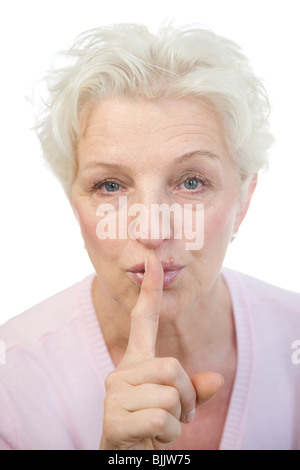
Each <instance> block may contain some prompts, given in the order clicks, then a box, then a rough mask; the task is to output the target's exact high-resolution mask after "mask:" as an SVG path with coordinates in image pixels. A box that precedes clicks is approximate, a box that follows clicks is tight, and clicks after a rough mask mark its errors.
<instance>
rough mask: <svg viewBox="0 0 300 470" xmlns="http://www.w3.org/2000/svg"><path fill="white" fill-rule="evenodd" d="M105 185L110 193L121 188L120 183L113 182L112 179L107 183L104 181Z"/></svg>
mask: <svg viewBox="0 0 300 470" xmlns="http://www.w3.org/2000/svg"><path fill="white" fill-rule="evenodd" d="M104 187H105V189H106V191H108V192H109V193H113V192H116V191H118V190H119V189H120V185H119V184H118V183H113V182H110V181H108V182H107V183H104Z"/></svg>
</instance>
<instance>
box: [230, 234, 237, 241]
mask: <svg viewBox="0 0 300 470" xmlns="http://www.w3.org/2000/svg"><path fill="white" fill-rule="evenodd" d="M236 237H237V232H234V233H233V234H232V238H231V241H232V242H233V240H235V239H236Z"/></svg>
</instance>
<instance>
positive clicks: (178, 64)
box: [36, 23, 273, 197]
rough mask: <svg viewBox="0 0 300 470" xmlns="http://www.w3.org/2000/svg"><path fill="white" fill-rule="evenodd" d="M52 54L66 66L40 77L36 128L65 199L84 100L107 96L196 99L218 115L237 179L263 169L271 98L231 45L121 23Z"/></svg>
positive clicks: (187, 30) (192, 31)
mask: <svg viewBox="0 0 300 470" xmlns="http://www.w3.org/2000/svg"><path fill="white" fill-rule="evenodd" d="M57 57H58V58H59V61H60V62H61V58H62V59H63V66H60V67H57V66H54V67H53V69H52V70H51V71H50V72H49V73H48V74H47V76H46V77H45V82H46V84H47V94H48V96H47V98H46V100H44V101H43V102H44V107H43V108H42V110H41V111H40V112H39V114H38V116H37V121H36V130H37V133H38V136H39V139H40V142H41V146H42V150H43V154H44V157H45V159H46V161H47V162H48V164H49V166H50V168H51V169H52V171H53V172H54V174H55V175H56V176H57V177H58V179H59V180H60V182H61V184H62V186H63V188H64V190H65V192H66V194H67V196H68V197H70V193H71V188H72V184H73V181H74V178H75V176H76V168H77V163H76V148H77V142H78V139H79V137H80V126H79V119H80V112H81V110H82V109H83V107H84V106H85V104H87V103H88V102H90V101H98V100H99V99H103V98H107V97H110V96H124V97H128V98H130V99H138V98H142V99H150V100H155V99H167V98H179V99H180V98H194V99H199V100H201V102H202V103H205V104H207V105H208V106H209V107H210V108H212V109H213V110H214V111H215V112H216V113H217V114H218V115H219V116H220V117H221V118H222V122H223V125H224V133H225V138H226V141H227V143H228V148H229V150H230V152H231V154H232V155H233V157H234V160H235V162H236V165H237V169H238V173H239V176H240V178H241V181H245V180H246V179H248V178H249V177H251V176H254V175H255V174H256V173H258V171H259V170H260V169H261V168H263V167H266V166H267V162H268V157H267V154H268V150H269V148H270V145H271V144H272V142H273V137H272V135H271V134H270V132H269V123H268V119H269V102H268V97H267V94H266V91H265V88H264V85H263V82H262V80H260V79H259V78H258V77H256V76H255V74H254V73H253V71H252V68H251V66H250V64H249V61H248V59H247V58H246V57H245V55H244V54H243V52H242V51H241V49H240V47H239V46H238V45H237V44H236V43H234V42H233V41H231V40H229V39H227V38H224V37H222V36H219V35H217V34H215V33H214V32H212V31H210V30H209V29H207V28H203V27H200V26H197V25H191V26H184V27H181V28H174V27H173V26H172V25H170V24H167V25H164V26H162V27H161V28H160V29H159V31H158V33H157V34H153V33H151V32H150V31H149V30H148V29H147V28H146V27H145V26H143V25H137V24H127V23H126V24H118V25H113V26H107V27H101V28H96V29H93V30H90V31H87V32H85V33H83V34H81V35H80V36H79V37H78V38H77V40H76V41H75V43H74V45H73V46H72V47H71V49H70V50H68V51H64V52H61V53H59V54H58V55H57Z"/></svg>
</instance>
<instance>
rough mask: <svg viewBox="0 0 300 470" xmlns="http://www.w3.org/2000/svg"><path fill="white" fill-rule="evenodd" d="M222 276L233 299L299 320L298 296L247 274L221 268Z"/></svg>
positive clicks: (299, 295)
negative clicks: (295, 317) (242, 300)
mask: <svg viewBox="0 0 300 470" xmlns="http://www.w3.org/2000/svg"><path fill="white" fill-rule="evenodd" d="M222 274H223V275H224V278H225V280H226V282H227V284H228V286H229V289H230V291H231V293H232V295H233V296H234V297H239V298H240V299H244V300H245V301H247V303H248V304H251V305H252V306H264V309H265V310H269V311H273V312H274V313H275V312H277V313H278V312H283V313H288V312H290V313H291V314H295V315H297V316H298V318H299V320H300V294H299V293H297V292H293V291H290V290H287V289H283V288H281V287H278V286H275V285H273V284H270V283H268V282H265V281H263V280H261V279H257V278H255V277H253V276H250V275H248V274H244V273H242V272H238V271H234V270H232V269H229V268H223V270H222Z"/></svg>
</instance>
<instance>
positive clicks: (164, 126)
mask: <svg viewBox="0 0 300 470" xmlns="http://www.w3.org/2000/svg"><path fill="white" fill-rule="evenodd" d="M80 126H81V136H80V139H79V144H78V155H79V158H80V159H81V160H82V163H83V162H88V161H89V159H91V158H95V157H96V156H97V155H100V154H101V155H102V154H103V153H105V158H110V156H117V157H118V158H124V157H123V156H124V155H126V159H128V158H136V157H137V156H138V155H139V156H140V155H151V156H152V157H153V156H154V155H159V156H160V158H167V155H168V154H169V153H170V152H171V153H174V151H176V152H188V151H193V150H202V151H207V152H211V153H215V154H219V155H224V153H226V143H225V137H224V131H223V126H222V122H221V120H220V118H219V117H218V116H217V115H216V114H215V113H214V112H213V111H211V110H210V109H208V107H207V106H205V105H204V104H202V103H200V102H199V101H197V100H195V101H192V100H191V99H184V100H183V99H182V100H179V99H168V100H165V101H148V100H147V101H146V100H141V99H140V100H135V101H130V100H128V99H126V98H108V99H105V100H102V101H98V102H94V103H88V104H87V105H86V106H85V107H84V108H83V110H82V113H81V119H80Z"/></svg>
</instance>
